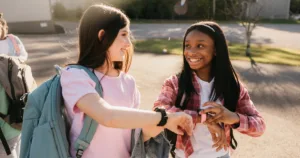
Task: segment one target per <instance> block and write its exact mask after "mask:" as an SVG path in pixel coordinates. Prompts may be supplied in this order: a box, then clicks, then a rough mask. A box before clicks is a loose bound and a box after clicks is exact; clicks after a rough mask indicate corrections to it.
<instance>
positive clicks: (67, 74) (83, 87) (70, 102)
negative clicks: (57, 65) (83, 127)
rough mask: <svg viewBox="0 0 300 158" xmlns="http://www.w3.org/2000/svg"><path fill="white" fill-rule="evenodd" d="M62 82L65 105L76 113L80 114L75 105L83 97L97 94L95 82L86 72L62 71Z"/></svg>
mask: <svg viewBox="0 0 300 158" xmlns="http://www.w3.org/2000/svg"><path fill="white" fill-rule="evenodd" d="M60 82H61V87H62V95H63V98H64V101H65V104H66V106H67V108H68V109H71V110H72V111H73V112H74V113H77V112H79V109H78V108H77V107H76V106H75V105H76V103H77V101H78V100H79V99H80V98H81V97H83V96H84V95H86V94H89V93H97V91H96V90H95V86H96V84H95V82H94V81H93V80H92V79H90V77H89V76H88V74H87V73H86V72H85V71H84V70H80V69H75V68H70V69H68V68H67V69H65V70H63V71H62V74H61V79H60Z"/></svg>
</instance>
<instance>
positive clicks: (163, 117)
mask: <svg viewBox="0 0 300 158" xmlns="http://www.w3.org/2000/svg"><path fill="white" fill-rule="evenodd" d="M154 111H156V112H157V113H159V114H160V121H159V122H158V124H156V126H160V127H164V126H165V125H166V124H167V122H168V114H167V112H166V110H165V109H160V108H156V109H155V110H154Z"/></svg>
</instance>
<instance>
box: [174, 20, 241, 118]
mask: <svg viewBox="0 0 300 158" xmlns="http://www.w3.org/2000/svg"><path fill="white" fill-rule="evenodd" d="M193 30H197V31H200V32H202V33H204V34H206V35H208V36H209V37H211V38H212V39H213V41H214V44H215V51H216V56H214V58H213V60H212V67H211V74H210V75H211V76H212V77H214V83H213V87H212V93H211V95H210V100H211V101H216V100H217V99H224V106H225V107H226V108H227V109H228V110H230V111H232V112H235V111H236V105H237V102H238V99H239V95H240V84H239V79H238V76H237V74H236V72H235V70H234V69H233V67H232V64H231V62H230V59H229V51H228V46H227V42H226V39H225V36H224V33H223V31H222V30H221V28H220V26H219V25H218V24H217V23H215V22H211V21H205V22H199V23H196V24H193V25H192V26H190V27H189V28H188V29H187V31H186V33H185V35H184V39H183V51H184V50H185V47H184V42H185V39H186V36H187V35H188V34H189V33H190V32H191V31H193ZM178 76H179V91H178V92H179V93H178V96H177V99H176V104H175V105H176V106H178V107H180V101H181V98H182V95H183V94H184V93H185V95H186V99H187V100H188V99H189V97H190V96H191V95H192V94H193V93H196V90H195V88H194V85H193V70H192V69H191V68H190V66H189V64H188V62H187V61H186V59H185V57H184V56H183V68H182V70H181V72H180V73H179V74H178ZM180 108H182V110H184V109H186V108H187V107H186V105H183V106H182V107H180Z"/></svg>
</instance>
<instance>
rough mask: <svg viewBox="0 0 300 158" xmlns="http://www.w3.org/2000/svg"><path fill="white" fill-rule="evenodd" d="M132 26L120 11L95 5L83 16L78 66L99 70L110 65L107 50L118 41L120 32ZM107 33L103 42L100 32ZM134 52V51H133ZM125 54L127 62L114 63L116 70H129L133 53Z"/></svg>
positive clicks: (80, 28)
mask: <svg viewBox="0 0 300 158" xmlns="http://www.w3.org/2000/svg"><path fill="white" fill-rule="evenodd" d="M129 24H130V21H129V19H128V17H127V16H126V15H125V14H124V13H123V12H122V11H120V10H119V9H117V8H114V7H110V6H106V5H93V6H91V7H89V8H88V9H87V10H86V11H85V12H84V14H83V16H82V18H81V20H80V26H79V58H78V61H77V64H79V65H83V66H86V67H89V68H93V69H95V68H98V67H100V66H103V64H105V62H107V63H108V55H107V50H108V48H109V47H110V46H111V45H112V43H113V42H114V40H115V39H116V37H117V35H118V33H119V30H120V29H122V28H124V27H126V26H127V25H129ZM101 29H103V30H104V31H105V33H104V35H103V37H102V38H101V40H100V39H99V37H98V32H99V31H100V30H101ZM131 51H132V50H131ZM131 51H129V52H127V53H125V61H123V62H122V63H114V64H115V68H116V69H123V70H124V71H125V72H127V71H128V70H129V67H130V64H131V58H132V52H131Z"/></svg>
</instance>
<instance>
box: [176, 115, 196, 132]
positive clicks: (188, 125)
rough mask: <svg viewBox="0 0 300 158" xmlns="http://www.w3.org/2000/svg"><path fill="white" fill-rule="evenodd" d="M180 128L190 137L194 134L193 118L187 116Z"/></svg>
mask: <svg viewBox="0 0 300 158" xmlns="http://www.w3.org/2000/svg"><path fill="white" fill-rule="evenodd" d="M179 126H180V127H181V128H182V129H184V130H185V131H186V133H187V134H188V135H192V133H193V120H192V117H191V116H189V115H186V117H185V118H184V119H183V121H182V123H181V124H180V125H179Z"/></svg>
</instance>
